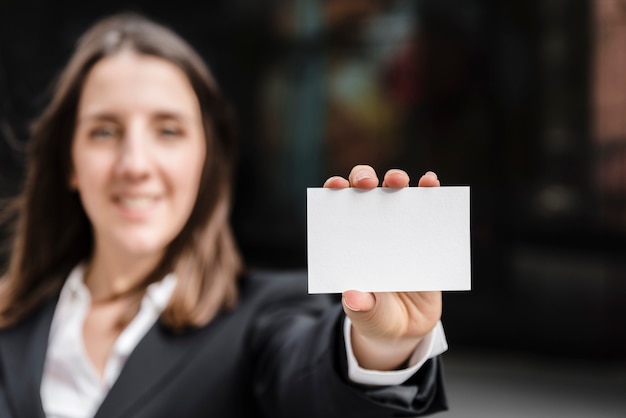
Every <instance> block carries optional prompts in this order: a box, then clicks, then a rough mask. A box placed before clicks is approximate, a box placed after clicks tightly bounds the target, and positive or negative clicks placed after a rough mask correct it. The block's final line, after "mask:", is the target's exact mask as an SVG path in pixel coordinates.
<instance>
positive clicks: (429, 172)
mask: <svg viewBox="0 0 626 418" xmlns="http://www.w3.org/2000/svg"><path fill="white" fill-rule="evenodd" d="M424 175H425V176H433V177H435V178H437V174H436V173H435V172H434V171H427V172H426V173H425V174H424Z"/></svg>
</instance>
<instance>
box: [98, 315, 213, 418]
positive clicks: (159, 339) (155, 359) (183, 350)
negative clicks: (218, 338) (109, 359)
mask: <svg viewBox="0 0 626 418" xmlns="http://www.w3.org/2000/svg"><path fill="white" fill-rule="evenodd" d="M218 322H221V316H218V317H216V318H215V319H213V321H211V323H210V324H209V325H207V326H206V327H203V328H201V329H199V330H195V331H191V332H188V333H184V334H173V333H171V332H169V331H168V330H166V329H165V328H164V327H163V326H162V325H161V323H160V322H157V323H156V324H155V325H154V326H153V327H152V328H151V329H150V331H148V333H147V334H146V336H145V337H144V338H143V339H142V340H141V341H140V342H139V344H138V345H137V347H136V348H135V350H134V351H133V352H132V353H131V355H130V356H129V358H128V360H127V361H126V364H125V365H124V367H123V369H122V372H121V374H120V376H119V377H118V378H117V380H116V382H115V383H114V384H113V387H112V388H111V390H110V391H109V393H108V394H107V396H106V398H105V399H104V401H103V402H102V404H101V405H100V408H99V409H98V412H97V413H96V415H95V417H94V418H112V417H119V416H122V415H124V416H130V415H133V414H132V413H131V412H134V411H136V409H133V408H141V406H142V405H144V404H145V403H147V402H150V400H151V399H153V398H154V396H155V392H157V391H158V390H159V388H161V387H163V385H164V382H166V381H167V379H168V378H169V377H171V376H172V374H174V373H176V370H177V368H176V366H177V365H178V364H180V363H181V362H182V361H184V360H185V359H188V358H189V355H190V352H191V351H192V350H193V349H198V348H199V347H201V346H202V344H201V343H200V340H201V339H204V338H206V337H207V332H208V333H209V334H210V329H211V328H213V327H214V326H216V324H217V323H218Z"/></svg>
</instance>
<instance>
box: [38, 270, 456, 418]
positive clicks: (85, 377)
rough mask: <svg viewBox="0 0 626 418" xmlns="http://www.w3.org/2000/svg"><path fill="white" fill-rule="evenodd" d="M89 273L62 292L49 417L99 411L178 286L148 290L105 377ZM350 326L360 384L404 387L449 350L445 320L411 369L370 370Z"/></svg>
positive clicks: (45, 389)
mask: <svg viewBox="0 0 626 418" xmlns="http://www.w3.org/2000/svg"><path fill="white" fill-rule="evenodd" d="M84 272H85V269H84V266H82V265H79V266H77V267H76V268H74V270H72V272H71V273H70V275H69V276H68V278H67V280H66V282H65V284H64V286H63V289H62V290H61V294H60V296H59V301H58V303H57V306H56V310H55V312H54V317H53V319H52V325H51V327H50V335H49V338H48V350H47V352H46V359H45V366H44V371H43V378H42V382H41V390H40V391H41V401H42V405H43V409H44V412H45V415H46V417H47V418H87V417H92V416H93V415H94V414H95V413H96V411H97V410H98V407H99V406H100V404H101V403H102V401H103V399H104V398H105V396H106V395H107V393H108V391H109V389H110V388H111V387H112V386H113V383H115V380H116V379H117V377H118V376H119V374H120V372H121V370H122V368H123V367H124V363H125V362H126V359H127V358H128V356H129V355H130V354H131V352H132V351H133V350H134V349H135V347H136V346H137V344H138V343H139V341H140V340H141V339H142V338H143V337H144V336H145V334H146V333H147V332H148V330H149V329H150V328H151V327H152V325H154V323H155V321H156V320H157V319H158V317H159V316H160V315H161V313H162V312H163V310H164V309H165V307H166V306H167V303H168V301H169V299H170V296H171V295H172V291H173V290H174V286H175V284H176V278H175V276H174V275H172V274H170V275H167V276H166V277H165V278H164V279H163V280H161V281H159V282H156V283H153V284H151V285H150V286H148V288H147V290H146V294H145V296H144V297H143V299H142V301H141V307H140V309H139V312H138V313H137V315H136V316H135V318H134V319H133V320H132V321H131V322H130V324H128V326H127V327H126V328H125V329H124V330H123V331H122V333H121V334H120V335H119V337H118V338H117V340H116V341H115V344H114V345H113V349H112V350H111V354H110V355H109V358H108V360H107V362H106V364H105V368H104V374H103V376H102V377H100V376H99V374H98V372H97V371H96V369H95V367H94V366H93V364H92V363H91V360H90V359H89V357H88V355H87V353H86V350H85V346H84V339H83V324H84V321H85V317H86V315H87V312H88V311H89V307H90V306H91V296H90V294H89V290H88V289H87V287H86V286H85V284H84V281H83V276H84ZM350 326H351V323H350V320H349V319H348V318H346V320H345V326H344V336H345V341H346V352H347V354H348V375H349V377H350V379H352V381H354V382H355V383H362V384H369V385H394V384H401V383H403V382H404V381H406V380H407V379H408V378H409V377H411V376H412V375H413V374H414V373H415V372H416V371H417V370H418V369H419V368H420V367H421V366H422V364H424V362H425V361H426V360H428V359H429V358H432V357H435V356H436V355H439V354H441V353H443V352H444V351H446V350H447V348H448V345H447V342H446V338H445V335H444V332H443V327H442V325H441V322H439V323H438V324H437V326H436V327H435V328H434V329H433V331H432V332H431V333H430V334H428V335H427V336H426V337H424V339H423V340H422V342H421V343H420V344H419V346H418V347H417V349H416V350H415V353H414V354H413V356H412V357H411V360H410V363H409V364H410V367H409V368H407V369H405V370H399V371H387V372H382V371H375V370H366V369H363V368H361V367H360V366H359V365H358V363H357V361H356V358H355V357H354V354H353V353H352V345H351V342H350Z"/></svg>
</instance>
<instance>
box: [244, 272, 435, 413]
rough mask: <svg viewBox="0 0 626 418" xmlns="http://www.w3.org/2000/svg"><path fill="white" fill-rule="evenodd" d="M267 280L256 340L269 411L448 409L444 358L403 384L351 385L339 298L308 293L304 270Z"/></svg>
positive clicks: (254, 351) (260, 394)
mask: <svg viewBox="0 0 626 418" xmlns="http://www.w3.org/2000/svg"><path fill="white" fill-rule="evenodd" d="M300 276H301V275H300ZM268 282H269V285H268V286H264V287H263V288H264V290H262V291H260V293H261V294H263V293H265V296H264V297H261V299H262V300H263V302H262V303H260V305H262V309H260V312H259V315H258V316H257V319H256V320H255V321H254V330H253V332H252V335H253V337H252V338H251V343H250V347H251V356H253V357H254V359H253V360H254V361H253V364H254V365H255V366H254V367H255V370H254V392H255V396H256V398H257V399H258V402H259V404H260V405H261V408H262V409H263V412H264V413H265V415H267V416H272V417H277V418H283V417H284V418H287V417H293V416H294V411H297V414H296V415H297V416H298V417H302V418H319V417H329V418H332V417H336V418H349V417H355V418H356V417H359V418H370V417H371V418H385V417H417V416H424V415H429V414H433V413H435V412H438V411H443V410H446V409H447V401H446V396H445V391H444V382H443V369H442V363H441V357H435V358H433V359H431V360H429V361H428V362H426V363H425V364H424V366H422V368H420V370H419V371H418V372H417V373H416V374H415V375H414V376H413V377H412V378H411V379H409V380H408V381H407V382H405V383H404V384H402V385H397V386H383V387H371V386H363V385H358V384H355V383H352V382H351V381H350V380H349V378H348V367H347V357H346V351H345V341H344V340H343V320H344V313H343V310H342V309H341V305H340V303H339V301H338V300H337V299H336V298H333V297H332V296H328V295H308V294H307V290H306V275H304V279H303V277H296V276H293V277H278V276H277V277H273V278H271V279H268Z"/></svg>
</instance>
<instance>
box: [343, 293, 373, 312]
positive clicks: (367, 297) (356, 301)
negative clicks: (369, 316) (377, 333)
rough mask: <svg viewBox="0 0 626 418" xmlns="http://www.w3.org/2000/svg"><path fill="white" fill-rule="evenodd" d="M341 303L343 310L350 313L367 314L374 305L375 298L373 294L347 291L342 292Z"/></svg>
mask: <svg viewBox="0 0 626 418" xmlns="http://www.w3.org/2000/svg"><path fill="white" fill-rule="evenodd" d="M341 301H342V303H343V306H344V310H346V309H347V310H348V311H351V312H368V311H370V310H372V309H373V308H374V305H376V297H375V296H374V294H373V293H367V292H359V291H358V290H347V291H345V292H343V297H342V300H341Z"/></svg>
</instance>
